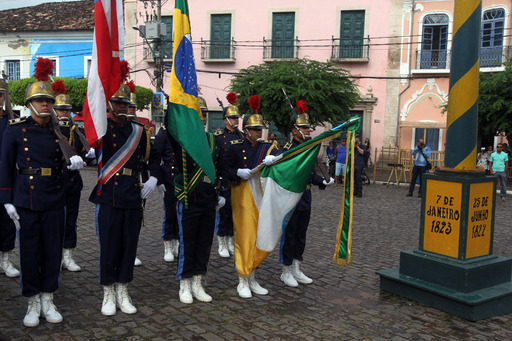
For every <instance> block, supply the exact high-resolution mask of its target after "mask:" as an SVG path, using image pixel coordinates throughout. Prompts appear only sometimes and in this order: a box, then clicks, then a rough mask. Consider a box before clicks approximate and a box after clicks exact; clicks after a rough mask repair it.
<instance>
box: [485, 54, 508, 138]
mask: <svg viewBox="0 0 512 341" xmlns="http://www.w3.org/2000/svg"><path fill="white" fill-rule="evenodd" d="M504 65H505V70H504V71H501V72H495V73H483V72H481V73H480V99H479V103H478V131H479V135H480V137H482V139H485V140H489V141H492V139H493V138H494V136H495V135H496V134H498V133H507V134H508V135H512V92H511V91H510V84H512V61H508V62H507V63H505V64H504Z"/></svg>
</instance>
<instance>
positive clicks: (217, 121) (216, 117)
mask: <svg viewBox="0 0 512 341" xmlns="http://www.w3.org/2000/svg"><path fill="white" fill-rule="evenodd" d="M225 127H226V125H225V124H224V119H223V118H222V111H209V112H208V131H209V132H212V133H214V132H215V130H217V128H220V129H221V130H224V128H225Z"/></svg>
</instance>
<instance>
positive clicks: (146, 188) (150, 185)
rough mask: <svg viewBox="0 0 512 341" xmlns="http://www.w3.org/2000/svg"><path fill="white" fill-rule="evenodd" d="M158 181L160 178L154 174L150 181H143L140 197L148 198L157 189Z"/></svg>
mask: <svg viewBox="0 0 512 341" xmlns="http://www.w3.org/2000/svg"><path fill="white" fill-rule="evenodd" d="M157 182H158V180H157V179H156V178H155V177H154V176H152V177H150V178H149V180H148V181H146V182H145V183H143V184H142V186H143V187H142V189H141V191H140V197H141V198H142V199H146V198H147V197H149V195H150V194H151V193H152V192H153V191H154V190H155V188H156V183H157Z"/></svg>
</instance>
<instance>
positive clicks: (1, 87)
mask: <svg viewBox="0 0 512 341" xmlns="http://www.w3.org/2000/svg"><path fill="white" fill-rule="evenodd" d="M4 93H5V82H4V80H3V79H0V94H4Z"/></svg>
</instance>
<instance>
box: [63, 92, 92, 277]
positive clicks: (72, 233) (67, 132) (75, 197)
mask: <svg viewBox="0 0 512 341" xmlns="http://www.w3.org/2000/svg"><path fill="white" fill-rule="evenodd" d="M53 84H55V83H53ZM53 108H54V109H55V114H56V115H57V118H58V120H59V127H60V131H61V132H62V133H63V134H64V136H66V137H67V138H68V141H69V144H70V145H71V146H73V148H74V149H75V151H76V152H77V153H78V154H80V155H81V156H83V157H84V158H94V157H95V155H94V149H92V148H90V149H89V150H85V147H84V146H83V144H82V142H81V141H80V137H79V136H78V132H77V130H78V129H80V128H79V127H78V126H77V125H76V124H73V123H72V122H71V121H70V117H71V108H72V104H71V97H70V96H69V95H68V94H65V93H61V94H58V95H57V96H56V97H55V104H54V105H53ZM81 133H82V132H81ZM82 134H83V133H82ZM67 173H68V179H67V183H66V199H65V200H66V229H65V232H64V245H63V246H64V250H63V252H62V267H63V268H65V269H67V270H69V271H80V270H81V268H80V266H78V264H76V262H75V260H74V258H73V250H74V249H75V248H76V244H77V239H78V238H77V220H78V210H79V208H80V194H81V192H82V188H83V187H84V185H83V182H82V177H81V176H80V172H79V171H77V170H73V171H72V170H68V171H67Z"/></svg>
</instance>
